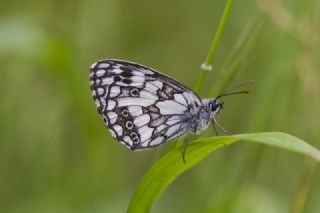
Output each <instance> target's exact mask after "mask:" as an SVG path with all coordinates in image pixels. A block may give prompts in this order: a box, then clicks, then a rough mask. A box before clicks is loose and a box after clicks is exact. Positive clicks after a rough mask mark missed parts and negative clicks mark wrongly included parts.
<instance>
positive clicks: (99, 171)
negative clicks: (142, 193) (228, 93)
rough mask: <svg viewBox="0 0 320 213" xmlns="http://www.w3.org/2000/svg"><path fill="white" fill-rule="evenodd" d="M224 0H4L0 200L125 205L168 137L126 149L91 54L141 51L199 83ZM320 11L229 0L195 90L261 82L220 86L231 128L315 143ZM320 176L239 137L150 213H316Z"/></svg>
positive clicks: (309, 1)
mask: <svg viewBox="0 0 320 213" xmlns="http://www.w3.org/2000/svg"><path fill="white" fill-rule="evenodd" d="M224 4H225V1H218V0H203V1H182V0H174V1H172V0H162V1H156V0H150V1H141V0H138V1H129V0H106V1H102V0H92V1H89V0H82V1H75V0H72V1H61V0H60V1H59V0H46V1H36V0H30V1H19V0H10V1H9V0H4V1H3V0H2V1H0V70H1V71H0V79H1V83H0V97H1V102H0V127H1V128H0V212H27V213H29V212H42V213H46V212H125V211H126V208H127V206H128V202H129V200H130V197H131V194H132V192H133V191H134V189H135V187H136V185H137V184H138V183H139V181H140V180H141V178H142V177H143V176H144V174H145V173H146V172H147V171H148V169H149V168H150V167H151V165H152V164H153V163H154V162H155V160H156V159H157V158H159V156H161V154H162V153H163V152H165V150H166V149H167V147H168V146H164V147H160V148H156V149H154V150H150V151H145V152H131V151H129V150H127V149H126V148H125V147H124V146H122V145H120V144H119V143H117V142H116V141H115V140H113V139H111V136H110V134H109V132H108V131H107V129H106V128H105V127H104V124H103V121H102V119H101V117H100V116H99V115H98V113H97V111H96V108H95V105H94V102H93V101H92V97H91V94H90V91H89V80H88V78H89V70H88V69H89V66H90V65H91V64H92V63H93V62H95V61H97V60H99V59H103V58H118V59H125V60H130V61H135V62H138V63H141V64H144V65H147V66H151V67H153V68H155V69H158V70H160V71H161V72H163V73H165V74H167V75H169V76H172V77H174V78H176V79H177V80H179V81H181V82H183V83H184V84H186V85H187V86H189V87H190V88H193V87H194V86H195V84H196V80H195V79H197V78H198V76H199V74H200V72H201V71H200V64H201V63H202V62H203V61H204V59H205V57H206V54H207V52H208V49H209V46H210V42H211V40H212V37H213V35H214V33H215V30H216V28H217V25H218V22H219V19H220V16H221V14H222V11H223V8H224ZM319 20H320V1H317V0H305V1H301V0H281V1H280V0H272V1H270V0H248V1H234V2H233V5H232V10H231V13H230V16H229V19H228V21H227V24H226V26H225V30H224V32H223V35H222V39H221V42H220V44H219V48H218V52H217V56H216V59H215V61H214V66H213V67H214V71H213V72H211V73H210V74H209V75H208V76H207V79H206V82H205V85H204V87H203V89H202V91H201V93H200V94H199V95H200V96H202V97H213V96H215V95H217V94H218V93H219V92H221V91H222V90H225V89H226V88H230V87H232V86H234V85H237V84H239V83H243V82H245V81H248V80H252V79H254V80H255V81H256V83H255V84H254V85H251V86H249V87H248V89H249V90H250V92H251V95H248V96H246V95H244V96H241V95H239V96H234V97H227V98H225V99H224V101H225V108H224V111H223V112H222V113H221V115H220V116H219V117H218V120H219V121H220V123H221V124H222V125H223V126H224V127H225V128H226V129H228V130H230V131H232V132H234V133H249V132H264V131H283V132H287V133H289V134H292V135H295V136H298V137H300V138H302V139H304V140H306V141H307V142H309V143H310V144H312V145H314V146H315V147H317V148H319V147H320V143H319V139H320V135H319V130H320V125H319V123H320V121H319V119H320V112H319V111H320V104H319V102H320V101H319V97H320V94H319V92H320V91H319V90H320V89H319V88H320V87H319V81H320V77H319V68H320V64H319V57H320V54H319V53H320V52H319V39H320V38H319V33H320V32H319V30H320V29H319ZM221 82H222V83H221ZM213 134H214V132H213V130H212V129H211V128H209V129H208V130H207V131H206V132H205V133H204V134H202V135H201V137H205V136H210V135H213ZM319 180H320V172H319V168H318V167H317V165H316V163H315V162H314V161H313V160H311V159H309V158H306V157H304V156H302V155H298V154H295V153H291V152H288V151H284V150H278V149H275V148H270V147H265V146H263V145H256V144H252V143H250V144H249V143H238V144H236V145H232V146H228V147H224V148H222V149H220V150H219V151H217V152H214V153H213V154H211V155H210V156H209V157H208V158H206V159H205V160H204V161H202V162H201V163H200V164H199V165H197V166H196V167H194V168H192V169H191V170H189V171H188V172H186V173H185V174H183V175H182V176H181V177H179V178H178V179H177V180H176V181H175V182H174V183H173V184H172V185H171V186H170V187H169V188H168V189H167V190H166V191H165V192H164V193H163V194H162V196H161V198H160V200H159V201H158V202H157V203H156V204H155V206H154V207H153V208H152V212H157V213H158V212H159V213H160V212H246V213H247V212H319V209H320V202H319V197H320V181H319Z"/></svg>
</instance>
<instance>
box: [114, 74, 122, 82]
mask: <svg viewBox="0 0 320 213" xmlns="http://www.w3.org/2000/svg"><path fill="white" fill-rule="evenodd" d="M113 80H114V81H120V80H121V78H120V76H117V75H116V76H114V77H113Z"/></svg>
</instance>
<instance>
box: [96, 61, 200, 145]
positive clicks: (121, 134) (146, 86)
mask: <svg viewBox="0 0 320 213" xmlns="http://www.w3.org/2000/svg"><path fill="white" fill-rule="evenodd" d="M90 87H91V91H92V95H93V98H94V100H95V103H96V105H97V109H98V112H99V113H100V114H101V115H102V116H103V118H104V122H105V124H106V126H107V127H108V129H109V131H110V132H111V134H112V136H113V137H114V138H116V139H117V140H118V141H119V142H120V143H122V144H124V145H126V146H127V147H128V148H129V149H131V150H142V149H147V148H150V147H154V146H158V145H160V144H162V143H166V142H168V141H170V140H173V139H175V138H177V137H179V136H180V135H182V134H184V133H185V132H186V131H188V130H189V127H190V116H192V114H194V113H196V112H197V110H198V109H199V107H200V105H201V101H200V99H199V97H198V96H197V95H195V94H194V93H193V92H192V91H191V90H190V89H188V88H187V87H185V86H183V85H182V84H180V83H179V82H177V81H176V80H174V79H172V78H170V77H168V76H165V75H163V74H161V73H159V72H157V71H155V70H153V69H151V68H148V67H145V66H143V65H139V64H136V63H132V62H127V61H121V60H101V61H99V62H97V63H95V64H93V65H92V66H91V68H90Z"/></svg>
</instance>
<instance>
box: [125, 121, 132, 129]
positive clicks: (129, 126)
mask: <svg viewBox="0 0 320 213" xmlns="http://www.w3.org/2000/svg"><path fill="white" fill-rule="evenodd" d="M126 128H127V129H129V130H131V129H132V128H133V123H132V121H127V122H126Z"/></svg>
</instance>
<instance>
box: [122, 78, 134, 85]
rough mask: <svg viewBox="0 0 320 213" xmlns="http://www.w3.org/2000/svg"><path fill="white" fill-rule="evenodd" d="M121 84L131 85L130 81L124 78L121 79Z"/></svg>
mask: <svg viewBox="0 0 320 213" xmlns="http://www.w3.org/2000/svg"><path fill="white" fill-rule="evenodd" d="M122 82H123V83H125V84H131V83H132V80H131V79H128V78H126V79H123V80H122Z"/></svg>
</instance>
